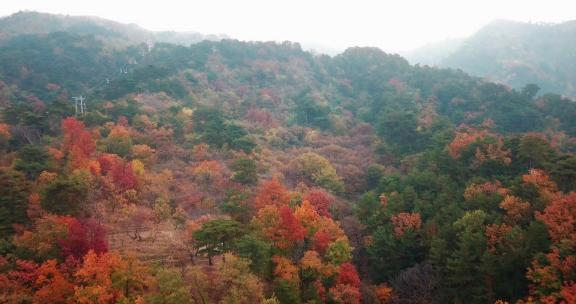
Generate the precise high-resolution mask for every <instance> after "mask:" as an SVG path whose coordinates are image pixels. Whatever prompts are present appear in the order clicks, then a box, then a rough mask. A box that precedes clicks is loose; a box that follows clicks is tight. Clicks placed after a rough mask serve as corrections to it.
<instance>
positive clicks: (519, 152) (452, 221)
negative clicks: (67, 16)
mask: <svg viewBox="0 0 576 304" xmlns="http://www.w3.org/2000/svg"><path fill="white" fill-rule="evenodd" d="M0 80H1V81H0V110H1V112H0V235H1V236H2V238H1V240H0V291H1V292H0V302H3V303H4V302H6V303H561V302H562V301H564V302H565V303H573V302H574V301H575V299H576V284H575V283H574V280H576V263H575V262H574V261H576V193H574V192H573V191H574V190H576V156H575V155H574V151H575V149H576V121H575V120H574V117H576V104H575V103H574V101H573V100H570V99H566V98H563V97H561V96H559V95H555V94H546V92H543V93H544V94H538V93H539V92H538V87H537V86H535V85H526V86H525V87H523V88H522V89H520V90H514V89H510V88H509V87H506V86H503V85H499V84H495V83H491V82H487V81H485V80H482V79H480V78H476V77H472V76H469V75H467V74H465V73H464V72H460V71H455V70H449V69H437V68H431V67H423V66H412V65H410V64H409V63H408V62H407V61H406V60H405V59H403V58H402V57H400V56H398V55H392V54H387V53H385V52H383V51H381V50H379V49H377V48H350V49H348V50H346V51H345V52H344V53H342V54H340V55H337V56H334V57H329V56H320V55H314V54H311V53H309V52H305V51H303V50H302V49H301V47H300V46H299V45H298V44H297V43H291V42H285V43H281V44H278V43H271V42H270V43H266V42H240V41H236V40H223V41H218V42H214V41H203V42H199V43H196V44H193V45H191V46H178V45H172V44H165V43H156V44H154V45H153V46H152V47H149V46H148V45H146V44H134V45H131V46H128V47H118V48H110V47H108V44H107V42H103V41H102V40H101V39H96V38H95V37H94V36H84V35H79V34H77V33H71V32H54V33H47V34H42V35H19V36H15V37H13V38H10V39H8V40H6V41H4V42H3V43H2V44H1V45H0ZM80 95H82V96H83V97H84V98H86V109H87V111H86V113H85V114H82V113H81V112H80V111H78V112H77V111H76V109H75V106H74V102H73V100H72V97H79V96H80Z"/></svg>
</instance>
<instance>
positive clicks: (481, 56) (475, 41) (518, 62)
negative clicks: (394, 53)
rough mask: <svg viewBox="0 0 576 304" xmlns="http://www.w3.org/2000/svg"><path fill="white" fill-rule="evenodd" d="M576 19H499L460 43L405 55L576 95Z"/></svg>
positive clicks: (515, 83)
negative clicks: (524, 20)
mask: <svg viewBox="0 0 576 304" xmlns="http://www.w3.org/2000/svg"><path fill="white" fill-rule="evenodd" d="M575 38H576V21H569V22H564V23H559V24H542V23H522V22H513V21H506V20H497V21H494V22H492V23H490V24H488V25H486V26H484V27H483V28H482V29H480V30H479V31H478V32H477V33H475V34H474V35H472V36H470V37H468V38H464V39H462V40H460V41H457V43H454V41H448V42H445V43H438V44H432V45H428V46H425V47H423V48H421V49H417V50H414V51H412V52H408V53H406V54H405V55H406V56H407V58H409V60H410V61H411V62H413V63H421V64H430V65H436V66H440V67H451V68H459V69H462V70H464V71H465V72H467V73H470V74H472V75H477V76H481V77H487V78H488V79H491V80H493V81H497V82H501V83H504V84H507V85H510V86H512V87H514V88H521V87H523V86H524V85H526V84H528V83H534V84H537V85H538V86H539V87H541V88H542V90H543V91H546V92H555V93H559V94H565V95H568V96H575V95H576V87H575V83H576V39H575Z"/></svg>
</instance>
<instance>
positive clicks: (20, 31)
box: [0, 11, 228, 46]
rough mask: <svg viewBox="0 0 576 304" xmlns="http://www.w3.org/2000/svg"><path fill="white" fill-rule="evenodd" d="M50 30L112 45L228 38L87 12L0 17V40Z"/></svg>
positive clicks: (188, 43) (19, 13) (32, 13)
mask: <svg viewBox="0 0 576 304" xmlns="http://www.w3.org/2000/svg"><path fill="white" fill-rule="evenodd" d="M54 32H68V33H72V34H77V35H94V36H95V37H96V38H97V39H99V40H103V41H105V42H110V43H113V44H114V45H116V46H118V45H120V46H122V45H130V44H137V43H142V42H166V43H173V44H179V45H190V44H192V43H197V42H200V41H203V40H221V39H224V38H228V37H226V36H224V35H203V34H200V33H197V32H172V31H161V32H156V31H149V30H146V29H144V28H141V27H139V26H138V25H135V24H124V23H120V22H116V21H111V20H107V19H102V18H98V17H91V16H68V15H56V14H47V13H39V12H32V11H24V12H18V13H15V14H13V15H10V16H7V17H3V18H0V43H2V41H6V40H8V39H10V38H12V37H15V36H19V35H24V34H49V33H54Z"/></svg>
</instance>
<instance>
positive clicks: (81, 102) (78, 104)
mask: <svg viewBox="0 0 576 304" xmlns="http://www.w3.org/2000/svg"><path fill="white" fill-rule="evenodd" d="M72 99H74V107H75V109H76V116H78V113H80V114H82V115H85V114H86V102H85V100H86V98H84V97H83V96H82V95H80V96H78V97H72ZM78 108H80V111H78Z"/></svg>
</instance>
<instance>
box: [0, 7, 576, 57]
mask: <svg viewBox="0 0 576 304" xmlns="http://www.w3.org/2000/svg"><path fill="white" fill-rule="evenodd" d="M1 2H2V3H1V4H0V15H1V16H5V15H9V14H12V13H14V12H17V11H19V10H37V11H41V12H49V13H61V14H68V15H93V16H99V17H103V18H108V19H112V20H116V21H120V22H125V23H136V24H139V25H141V26H143V27H145V28H148V29H152V30H177V31H186V30H188V31H198V32H201V33H204V34H227V35H229V36H231V37H234V38H238V39H241V40H278V41H283V40H291V41H299V42H303V43H304V44H308V45H310V44H316V45H319V46H324V47H328V48H333V49H338V50H340V49H343V48H345V47H348V46H356V45H359V46H378V47H380V48H382V49H383V50H385V51H388V52H395V51H402V50H408V49H412V48H416V47H419V46H421V45H423V44H426V43H430V42H435V41H439V40H443V39H446V38H456V37H462V36H467V35H470V34H472V33H474V31H476V30H477V29H479V28H480V27H481V26H482V25H484V24H486V23H488V22H490V21H491V20H494V19H511V20H518V21H531V22H560V21H565V20H571V19H576V9H575V8H576V3H575V2H574V1H573V0H546V1H544V0H539V1H533V0H473V1H466V0H421V1H416V0H395V1H388V0H380V1H368V0H346V1H338V0H332V1H324V0H288V1H274V0H229V1H224V0H206V1H194V0H187V1H185V0H184V1H176V0H158V1H157V0H140V1H125V0H92V1H82V0H75V1H71V0H70V1H65V0H2V1H1Z"/></svg>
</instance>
